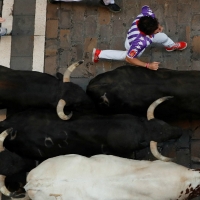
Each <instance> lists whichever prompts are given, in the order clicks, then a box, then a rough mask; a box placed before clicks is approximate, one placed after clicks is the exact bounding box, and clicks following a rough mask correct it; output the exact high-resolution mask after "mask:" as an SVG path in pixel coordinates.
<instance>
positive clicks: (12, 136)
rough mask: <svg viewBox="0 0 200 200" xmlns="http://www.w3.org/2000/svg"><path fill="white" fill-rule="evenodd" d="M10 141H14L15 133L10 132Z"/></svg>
mask: <svg viewBox="0 0 200 200" xmlns="http://www.w3.org/2000/svg"><path fill="white" fill-rule="evenodd" d="M10 136H11V137H10V140H14V139H15V138H16V136H17V131H12V132H11V134H10Z"/></svg>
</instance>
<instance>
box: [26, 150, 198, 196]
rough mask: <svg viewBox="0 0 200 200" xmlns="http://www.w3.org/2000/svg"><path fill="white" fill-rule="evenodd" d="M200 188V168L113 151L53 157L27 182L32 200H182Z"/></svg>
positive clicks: (39, 167) (30, 176) (28, 178)
mask: <svg viewBox="0 0 200 200" xmlns="http://www.w3.org/2000/svg"><path fill="white" fill-rule="evenodd" d="M154 150H157V148H154ZM152 153H153V154H154V155H155V156H156V157H157V158H160V159H163V160H165V158H164V157H160V156H161V155H160V154H159V153H158V152H157V153H154V152H152ZM199 188H200V171H199V170H194V169H188V168H186V167H183V166H180V165H178V164H175V163H173V162H164V161H160V160H157V161H137V160H131V159H125V158H120V157H116V156H110V155H97V156H93V157H91V158H87V157H83V156H79V155H65V156H58V157H55V158H50V159H48V160H46V161H44V162H43V163H41V164H40V165H39V166H37V167H36V168H35V169H33V170H32V171H31V172H30V173H29V175H28V177H27V184H26V186H25V190H26V191H27V192H28V195H29V196H30V198H31V199H33V200H47V199H48V200H55V199H57V200H178V199H179V200H183V199H192V198H193V197H195V196H198V195H199V194H200V189H199Z"/></svg>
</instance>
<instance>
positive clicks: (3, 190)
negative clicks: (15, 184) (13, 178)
mask: <svg viewBox="0 0 200 200" xmlns="http://www.w3.org/2000/svg"><path fill="white" fill-rule="evenodd" d="M5 178H6V177H5V176H3V175H0V192H1V193H2V194H4V195H5V196H11V192H10V191H8V189H7V188H6V186H5V183H4V182H5Z"/></svg>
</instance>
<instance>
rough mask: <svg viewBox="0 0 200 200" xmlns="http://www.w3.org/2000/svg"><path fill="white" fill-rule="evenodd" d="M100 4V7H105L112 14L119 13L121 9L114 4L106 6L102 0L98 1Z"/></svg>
mask: <svg viewBox="0 0 200 200" xmlns="http://www.w3.org/2000/svg"><path fill="white" fill-rule="evenodd" d="M100 4H101V5H102V6H105V7H107V8H108V9H109V10H110V11H111V12H114V13H117V12H120V11H121V8H120V7H119V6H118V5H117V4H116V3H114V4H108V5H106V4H105V3H104V1H103V0H100Z"/></svg>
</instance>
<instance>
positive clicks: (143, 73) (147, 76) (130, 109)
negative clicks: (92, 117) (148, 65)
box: [86, 66, 200, 120]
mask: <svg viewBox="0 0 200 200" xmlns="http://www.w3.org/2000/svg"><path fill="white" fill-rule="evenodd" d="M199 87H200V71H175V70H169V69H158V70H157V71H153V70H148V69H145V68H142V67H135V66H122V67H119V68H117V69H115V70H113V71H109V72H105V73H103V74H99V75H98V76H96V77H95V78H94V79H92V80H91V81H90V83H89V84H88V86H87V91H86V92H87V94H88V95H89V96H90V97H91V98H92V99H93V101H94V102H95V104H96V107H97V108H98V110H99V112H100V113H101V114H108V113H109V114H111V113H112V114H118V113H130V114H134V115H140V116H144V115H145V113H146V110H147V108H148V106H149V105H150V103H151V102H153V101H154V100H156V99H158V98H160V97H162V96H173V97H174V98H173V99H172V100H170V101H167V102H165V103H163V104H162V105H160V106H159V107H158V108H157V109H156V111H155V117H156V118H159V119H164V120H169V118H168V117H170V118H177V117H182V115H183V114H186V113H190V114H195V115H196V117H198V118H199V117H200V89H199ZM185 116H187V115H185Z"/></svg>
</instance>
